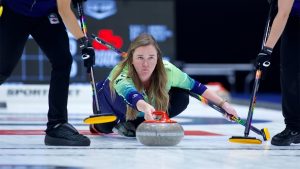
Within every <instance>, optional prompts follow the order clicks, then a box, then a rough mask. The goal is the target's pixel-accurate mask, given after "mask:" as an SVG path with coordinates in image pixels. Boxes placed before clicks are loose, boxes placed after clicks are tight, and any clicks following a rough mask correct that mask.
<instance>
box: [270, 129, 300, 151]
mask: <svg viewBox="0 0 300 169" xmlns="http://www.w3.org/2000/svg"><path fill="white" fill-rule="evenodd" d="M292 143H296V144H297V143H300V132H299V131H295V130H291V129H289V128H287V127H286V128H285V129H284V130H283V131H282V132H281V133H278V134H276V135H275V136H274V137H273V138H272V140H271V144H272V145H275V146H289V145H291V144H292Z"/></svg>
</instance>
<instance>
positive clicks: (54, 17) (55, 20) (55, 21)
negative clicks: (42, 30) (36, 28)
mask: <svg viewBox="0 0 300 169" xmlns="http://www.w3.org/2000/svg"><path fill="white" fill-rule="evenodd" d="M48 18H49V22H50V24H52V25H55V24H59V19H58V17H57V15H56V14H55V13H51V14H50V15H49V16H48Z"/></svg>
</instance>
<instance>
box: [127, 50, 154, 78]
mask: <svg viewBox="0 0 300 169" xmlns="http://www.w3.org/2000/svg"><path fill="white" fill-rule="evenodd" d="M132 60H133V61H132V64H133V66H134V68H135V70H136V72H137V74H138V76H139V78H140V80H141V81H142V83H147V82H149V79H150V77H151V75H152V73H153V71H154V69H155V66H156V64H157V50H156V48H155V47H154V46H153V45H147V46H140V47H138V48H136V49H135V51H134V53H133V58H132Z"/></svg>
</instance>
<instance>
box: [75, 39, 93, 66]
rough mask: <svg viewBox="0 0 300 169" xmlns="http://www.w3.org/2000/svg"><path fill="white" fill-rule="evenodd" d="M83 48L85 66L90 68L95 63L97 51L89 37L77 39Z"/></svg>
mask: <svg viewBox="0 0 300 169" xmlns="http://www.w3.org/2000/svg"><path fill="white" fill-rule="evenodd" d="M77 41H78V43H79V47H80V49H81V54H82V55H81V57H82V59H83V63H84V66H85V67H86V68H90V67H92V66H94V65H95V51H94V48H93V47H92V45H91V43H90V42H89V40H88V38H87V37H82V38H80V39H78V40H77Z"/></svg>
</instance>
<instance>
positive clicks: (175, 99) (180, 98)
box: [94, 88, 189, 133]
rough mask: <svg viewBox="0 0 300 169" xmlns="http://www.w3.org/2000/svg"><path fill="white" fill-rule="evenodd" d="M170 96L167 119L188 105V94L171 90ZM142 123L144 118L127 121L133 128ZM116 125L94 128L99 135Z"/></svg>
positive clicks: (174, 89)
mask: <svg viewBox="0 0 300 169" xmlns="http://www.w3.org/2000/svg"><path fill="white" fill-rule="evenodd" d="M169 96H170V106H169V109H168V114H169V117H170V118H172V117H175V116H177V115H179V114H180V113H181V112H183V111H184V110H185V109H186V108H187V106H188V104H189V94H188V93H187V91H186V90H184V89H179V88H171V90H170V91H169ZM143 121H145V119H144V117H138V118H137V119H135V120H129V122H131V123H133V124H134V126H135V127H137V126H138V125H140V124H141V123H142V122H143ZM116 124H117V122H116V121H115V122H110V123H105V124H96V125H94V127H95V128H96V129H97V130H98V131H100V132H101V133H111V132H112V128H113V127H114V126H115V125H116Z"/></svg>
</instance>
